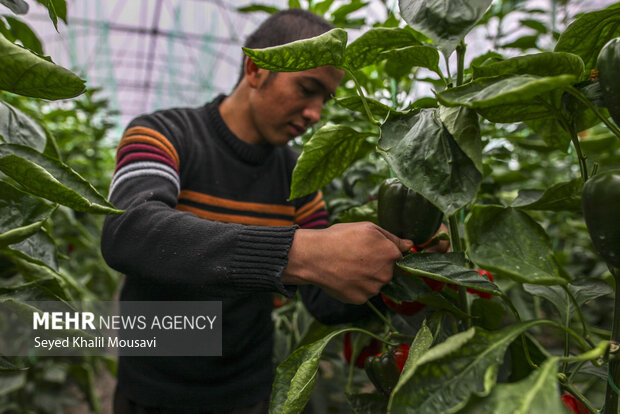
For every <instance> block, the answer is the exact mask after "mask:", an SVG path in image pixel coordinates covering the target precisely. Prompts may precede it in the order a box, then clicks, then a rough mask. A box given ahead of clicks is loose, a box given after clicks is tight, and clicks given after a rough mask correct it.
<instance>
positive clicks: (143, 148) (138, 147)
mask: <svg viewBox="0 0 620 414" xmlns="http://www.w3.org/2000/svg"><path fill="white" fill-rule="evenodd" d="M134 152H136V153H139V152H142V153H144V152H149V153H152V154H157V155H160V156H162V157H164V158H168V159H169V160H170V162H171V163H172V166H173V168H174V170H175V171H176V172H179V169H178V167H177V165H176V164H175V163H174V160H173V159H172V158H170V155H168V154H167V153H166V152H165V151H163V150H161V149H159V148H157V147H154V146H152V145H148V144H129V145H125V146H124V147H122V148H120V149H119V150H118V152H117V153H116V162H117V163H119V162H121V161H123V158H124V157H125V156H127V155H128V154H131V153H134Z"/></svg>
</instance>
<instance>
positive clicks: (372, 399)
mask: <svg viewBox="0 0 620 414" xmlns="http://www.w3.org/2000/svg"><path fill="white" fill-rule="evenodd" d="M346 396H347V402H348V403H349V407H351V410H353V412H354V413H355V414H376V413H384V412H386V410H387V403H388V400H387V398H385V396H384V395H382V394H379V393H374V394H347V395H346Z"/></svg>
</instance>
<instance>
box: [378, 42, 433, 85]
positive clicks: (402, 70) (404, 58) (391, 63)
mask: <svg viewBox="0 0 620 414" xmlns="http://www.w3.org/2000/svg"><path fill="white" fill-rule="evenodd" d="M380 58H384V59H387V62H385V71H386V72H387V74H388V75H390V76H391V77H393V78H396V79H400V78H402V77H403V76H406V75H408V74H410V73H411V71H412V69H413V68H414V67H419V68H427V69H430V70H432V71H433V72H435V73H437V74H440V75H442V73H441V70H440V69H439V52H437V49H435V48H434V47H431V46H408V47H401V48H399V49H394V50H388V51H385V52H382V53H381V56H380Z"/></svg>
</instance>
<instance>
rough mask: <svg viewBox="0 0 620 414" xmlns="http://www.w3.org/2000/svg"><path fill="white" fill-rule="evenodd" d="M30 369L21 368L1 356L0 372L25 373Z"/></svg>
mask: <svg viewBox="0 0 620 414" xmlns="http://www.w3.org/2000/svg"><path fill="white" fill-rule="evenodd" d="M27 369H28V368H20V367H18V366H17V365H15V364H13V363H12V362H11V361H9V360H8V359H6V358H3V357H1V356H0V371H25V370H27Z"/></svg>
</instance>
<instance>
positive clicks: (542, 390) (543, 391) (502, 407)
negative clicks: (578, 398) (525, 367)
mask: <svg viewBox="0 0 620 414" xmlns="http://www.w3.org/2000/svg"><path fill="white" fill-rule="evenodd" d="M557 376H558V358H549V359H547V360H546V361H545V362H544V363H543V364H542V365H541V366H540V367H539V368H538V369H537V370H535V371H534V372H532V373H531V374H530V375H529V376H528V377H527V378H525V379H524V380H522V381H519V382H515V383H510V384H498V385H497V386H496V387H495V388H494V389H493V391H492V392H491V394H490V395H489V396H488V397H486V398H475V399H473V400H472V401H471V403H470V404H468V405H467V407H466V408H465V409H464V410H463V411H459V412H461V413H470V414H477V413H488V414H505V413H563V412H567V410H566V408H565V407H564V404H562V400H561V398H560V389H559V386H558V379H557Z"/></svg>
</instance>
